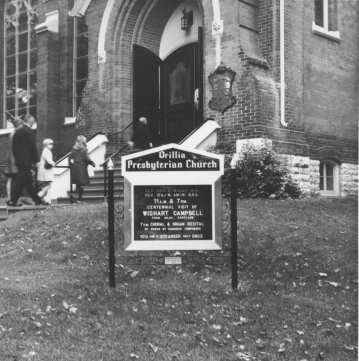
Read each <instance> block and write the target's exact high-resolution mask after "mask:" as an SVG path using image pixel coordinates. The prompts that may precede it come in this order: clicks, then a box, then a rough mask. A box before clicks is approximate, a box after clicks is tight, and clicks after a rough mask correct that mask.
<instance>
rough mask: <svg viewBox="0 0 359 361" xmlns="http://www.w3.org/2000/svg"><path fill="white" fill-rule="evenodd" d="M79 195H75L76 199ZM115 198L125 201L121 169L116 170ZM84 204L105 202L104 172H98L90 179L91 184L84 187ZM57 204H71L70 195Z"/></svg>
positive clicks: (59, 199)
mask: <svg viewBox="0 0 359 361" xmlns="http://www.w3.org/2000/svg"><path fill="white" fill-rule="evenodd" d="M76 197H77V194H75V198H76ZM114 197H115V199H116V200H123V177H122V175H121V168H119V167H116V168H114ZM83 201H84V202H104V201H105V197H104V171H103V170H96V171H95V174H94V176H93V177H91V178H90V184H89V185H87V186H85V187H84V193H83ZM57 203H60V204H64V203H71V202H70V195H69V196H68V197H66V198H58V200H57Z"/></svg>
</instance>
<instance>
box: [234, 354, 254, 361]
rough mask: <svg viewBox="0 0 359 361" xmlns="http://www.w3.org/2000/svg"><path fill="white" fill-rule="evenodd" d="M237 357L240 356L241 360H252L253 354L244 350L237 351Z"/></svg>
mask: <svg viewBox="0 0 359 361" xmlns="http://www.w3.org/2000/svg"><path fill="white" fill-rule="evenodd" d="M236 357H237V358H238V360H241V361H250V360H251V359H252V356H251V355H250V354H248V353H244V352H237V353H236Z"/></svg>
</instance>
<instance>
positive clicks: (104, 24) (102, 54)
mask: <svg viewBox="0 0 359 361" xmlns="http://www.w3.org/2000/svg"><path fill="white" fill-rule="evenodd" d="M114 3H115V0H108V1H107V4H106V8H105V11H104V13H103V16H102V20H101V26H100V31H99V34H98V44H97V59H98V64H104V63H106V49H105V45H106V33H107V28H108V23H109V21H110V16H111V13H112V8H113V5H114Z"/></svg>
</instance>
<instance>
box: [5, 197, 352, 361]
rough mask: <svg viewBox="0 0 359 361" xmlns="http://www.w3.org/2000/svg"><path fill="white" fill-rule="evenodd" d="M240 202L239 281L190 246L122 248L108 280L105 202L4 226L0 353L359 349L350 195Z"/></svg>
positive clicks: (104, 356) (242, 353) (333, 353)
mask: <svg viewBox="0 0 359 361" xmlns="http://www.w3.org/2000/svg"><path fill="white" fill-rule="evenodd" d="M239 204H240V209H239V220H238V222H239V255H240V258H239V268H240V272H239V288H238V291H236V292H232V290H231V288H230V282H231V279H230V267H229V265H228V264H223V265H205V264H202V265H199V264H196V262H195V257H194V258H193V257H192V260H193V261H192V262H189V263H186V264H184V265H182V266H164V265H150V264H146V265H142V266H134V265H128V264H120V263H119V262H120V261H119V260H121V258H120V257H118V258H117V259H118V264H117V267H116V273H117V274H116V277H117V278H116V280H117V287H116V289H115V290H112V289H110V288H109V287H108V277H107V254H108V250H107V240H106V236H107V232H106V207H105V205H76V206H64V207H53V208H51V209H48V210H46V211H39V212H36V213H31V214H16V215H14V216H11V217H10V218H9V219H8V220H7V221H6V222H2V223H0V360H1V361H8V360H9V361H10V360H11V361H14V360H41V361H55V360H56V361H57V360H63V361H77V360H84V361H85V360H86V361H101V360H102V361H127V360H159V361H161V360H166V361H167V360H168V361H184V360H194V361H202V360H206V361H211V360H213V361H234V360H239V361H241V360H244V361H250V360H261V361H264V360H267V361H270V360H282V361H291V360H293V361H294V360H296V361H301V360H307V361H312V360H313V361H314V360H327V361H346V360H348V361H349V360H356V359H357V326H358V324H357V287H358V285H357V206H356V202H355V201H354V200H350V199H346V200H319V199H313V200H298V201H288V200H286V201H275V200H271V201H264V200H243V201H240V202H239ZM225 209H227V207H225ZM117 216H118V217H117V218H118V219H119V218H120V212H119V213H118V214H117ZM227 218H228V217H227ZM118 227H120V225H118ZM224 233H225V237H224V238H225V242H224V243H225V244H227V243H228V225H227V224H226V223H225V225H224ZM118 253H119V254H122V253H123V251H122V250H121V247H119V248H118ZM202 256H203V255H202Z"/></svg>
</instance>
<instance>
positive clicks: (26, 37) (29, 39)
mask: <svg viewBox="0 0 359 361" xmlns="http://www.w3.org/2000/svg"><path fill="white" fill-rule="evenodd" d="M37 2H38V0H6V2H5V11H4V54H3V56H4V73H3V74H4V78H3V81H4V82H3V89H4V109H3V112H4V114H3V119H5V120H6V119H9V118H10V119H11V118H12V117H22V116H24V115H25V114H32V115H34V116H36V62H37V51H36V36H35V30H34V28H35V24H36V20H37V16H36V11H35V6H36V4H37ZM5 122H6V121H5ZM4 126H6V124H4Z"/></svg>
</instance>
